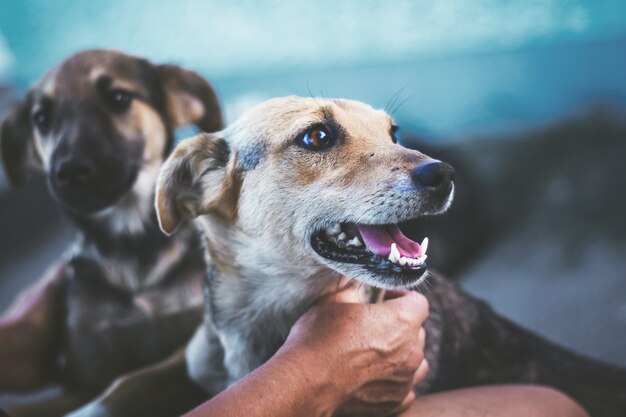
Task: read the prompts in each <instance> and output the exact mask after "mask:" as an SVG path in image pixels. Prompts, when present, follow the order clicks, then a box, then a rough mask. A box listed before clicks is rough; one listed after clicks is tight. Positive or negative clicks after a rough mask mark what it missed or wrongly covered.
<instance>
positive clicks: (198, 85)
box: [157, 65, 224, 132]
mask: <svg viewBox="0 0 626 417" xmlns="http://www.w3.org/2000/svg"><path fill="white" fill-rule="evenodd" d="M157 72H158V76H159V79H160V81H161V84H162V85H163V88H164V90H165V95H166V107H167V108H166V111H167V117H168V121H169V124H170V126H171V127H172V128H175V127H179V126H183V125H186V124H191V123H193V124H195V125H197V126H198V127H199V128H200V130H202V131H204V132H217V131H218V130H221V129H222V128H223V127H224V126H223V121H222V111H221V109H220V104H219V101H218V99H217V95H216V94H215V91H214V90H213V87H211V85H210V84H209V83H208V82H207V81H206V80H205V79H204V78H202V77H201V76H199V75H198V74H196V73H195V72H193V71H190V70H186V69H184V68H181V67H179V66H176V65H160V66H158V67H157Z"/></svg>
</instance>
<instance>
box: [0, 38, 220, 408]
mask: <svg viewBox="0 0 626 417" xmlns="http://www.w3.org/2000/svg"><path fill="white" fill-rule="evenodd" d="M187 124H195V125H197V126H198V128H199V129H201V130H204V131H215V130H219V129H221V128H222V118H221V112H220V107H219V103H218V100H217V97H216V95H215V92H214V91H213V89H212V88H211V86H210V85H209V84H208V83H207V82H206V81H205V80H204V79H202V78H201V77H200V76H198V75H197V74H196V73H194V72H191V71H188V70H185V69H183V68H180V67H177V66H174V65H160V66H159V65H153V64H151V63H150V62H148V61H146V60H144V59H141V58H137V57H133V56H129V55H126V54H124V53H121V52H117V51H110V50H93V51H86V52H81V53H79V54H76V55H74V56H72V57H70V58H69V59H67V60H66V61H64V62H63V63H61V64H60V65H59V66H58V67H56V68H54V69H52V70H51V71H50V72H48V73H47V74H46V75H45V76H44V77H43V78H42V80H41V81H40V82H39V83H37V85H36V86H34V87H33V88H32V89H31V90H30V91H29V92H28V94H27V95H26V97H25V98H24V99H23V100H22V101H21V102H20V103H18V104H17V105H16V106H15V107H14V108H13V109H12V110H11V112H10V113H9V114H8V116H7V117H6V118H5V119H4V121H3V122H2V126H1V132H0V135H1V136H0V139H1V146H2V161H3V164H4V168H5V171H6V174H7V177H8V179H9V180H10V182H11V183H12V184H14V185H20V184H21V183H22V182H23V180H24V176H25V174H26V171H27V170H29V169H32V170H36V171H41V172H43V173H44V174H45V175H46V178H47V180H48V183H49V186H50V190H51V192H52V194H53V195H54V197H55V198H56V199H57V201H58V202H59V204H60V205H61V206H62V207H63V209H64V210H65V212H66V213H67V215H68V216H69V217H70V218H71V219H72V220H73V222H74V223H75V224H76V225H77V227H78V229H79V231H80V237H79V239H78V241H77V244H76V245H75V246H74V247H73V248H72V249H71V250H70V251H69V252H68V254H67V259H66V261H65V262H66V263H67V268H66V270H67V271H68V280H67V281H68V284H67V288H66V290H65V300H64V303H65V312H66V314H65V319H64V325H63V327H64V328H63V332H62V335H59V337H60V340H59V344H60V349H59V355H60V356H61V357H62V362H63V363H64V366H63V369H62V372H63V380H64V383H65V385H66V386H67V387H68V390H70V391H71V394H72V395H70V396H68V397H65V398H64V399H63V400H62V401H58V402H51V403H47V404H42V405H39V406H34V407H27V408H26V409H22V410H21V411H20V410H15V411H14V412H12V413H11V415H16V416H17V415H25V414H37V413H38V412H40V414H41V415H45V416H53V415H58V414H62V413H64V412H66V411H69V410H70V409H72V408H75V407H76V406H77V405H79V404H81V403H83V402H85V401H86V400H88V399H90V398H92V397H94V396H95V395H96V394H98V393H99V392H101V391H102V390H103V389H104V388H106V387H107V386H108V385H109V384H110V383H111V382H112V381H114V380H115V379H116V378H118V377H120V376H121V375H123V374H125V373H127V372H130V371H133V370H136V369H138V368H140V367H143V366H146V365H150V364H154V363H155V362H158V361H161V360H163V359H165V358H166V357H167V356H168V355H170V354H172V353H173V352H175V351H176V350H177V349H179V348H180V347H182V346H184V344H185V343H186V341H187V340H188V339H189V337H190V336H191V334H192V332H193V330H194V329H195V328H196V327H197V325H198V323H199V322H200V320H201V304H202V296H201V289H200V281H201V277H202V275H203V272H204V262H203V259H202V253H201V251H200V250H199V247H198V244H197V241H196V239H195V233H194V231H193V230H182V231H181V233H179V234H177V235H176V236H174V237H172V238H166V237H164V236H163V234H162V233H161V232H160V231H159V228H158V225H157V222H156V215H155V212H154V209H153V193H154V184H155V182H156V177H157V172H158V170H159V168H160V166H161V164H162V162H163V160H164V158H165V157H166V156H167V154H168V153H169V150H170V149H171V148H172V146H173V144H174V130H175V129H176V128H177V127H179V126H182V125H187ZM57 406H58V409H55V408H56V407H57ZM162 410H163V411H164V412H167V411H168V409H167V406H165V407H163V408H162ZM177 411H178V409H177V408H173V409H171V410H169V413H170V414H171V413H175V412H177Z"/></svg>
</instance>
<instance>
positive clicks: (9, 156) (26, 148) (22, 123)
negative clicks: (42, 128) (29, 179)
mask: <svg viewBox="0 0 626 417" xmlns="http://www.w3.org/2000/svg"><path fill="white" fill-rule="evenodd" d="M0 154H1V155H2V165H3V167H4V172H5V174H6V177H7V179H8V181H9V184H11V185H12V186H13V187H19V186H20V185H22V183H23V182H24V178H25V177H26V170H27V168H28V167H29V166H30V165H34V163H33V162H34V159H35V157H34V146H33V140H32V132H31V127H30V117H29V112H28V105H27V103H26V101H24V102H21V103H18V104H16V105H15V106H14V107H13V108H12V109H11V110H9V112H8V113H7V114H6V115H5V117H4V119H3V120H2V122H1V123H0Z"/></svg>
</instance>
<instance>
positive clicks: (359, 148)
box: [156, 97, 454, 288]
mask: <svg viewBox="0 0 626 417" xmlns="http://www.w3.org/2000/svg"><path fill="white" fill-rule="evenodd" d="M396 131H397V126H395V124H394V121H393V119H392V118H391V117H390V116H389V115H388V114H386V113H385V112H383V111H380V110H375V109H373V108H371V107H370V106H368V105H366V104H363V103H360V102H356V101H349V100H327V99H314V98H300V97H286V98H278V99H273V100H270V101H267V102H265V103H262V104H260V105H259V106H257V107H255V108H254V109H252V110H250V111H249V112H248V113H246V114H245V115H244V116H242V117H241V118H240V119H239V120H238V121H237V122H235V123H234V124H233V125H232V126H230V127H229V128H227V129H226V130H224V131H222V132H218V133H216V134H213V135H206V134H205V135H200V136H197V137H195V138H192V139H189V140H187V141H184V142H183V143H181V144H180V145H179V146H178V148H176V149H175V150H174V152H173V153H172V155H171V156H170V158H169V159H168V160H167V161H166V163H165V164H164V166H163V168H162V170H161V173H160V174H159V180H158V183H157V201H156V205H157V212H158V215H159V221H160V224H161V227H162V229H163V230H164V231H165V232H167V233H171V232H173V231H174V230H175V229H176V227H177V226H178V224H179V223H180V222H181V221H182V220H183V218H194V217H197V216H202V219H203V221H204V220H206V221H207V222H208V223H209V225H210V226H209V227H214V228H219V230H220V233H221V235H215V236H210V237H209V242H208V244H209V250H212V255H213V256H214V257H215V256H217V257H219V256H220V254H226V255H224V256H226V257H231V258H232V259H231V261H229V260H228V259H227V260H224V259H218V262H217V263H216V264H217V265H218V266H219V265H220V264H221V263H230V264H233V263H237V262H239V263H242V262H243V263H245V262H246V258H249V260H248V262H252V263H254V262H263V263H264V264H273V265H275V266H277V267H278V268H280V267H279V265H281V264H283V265H284V264H287V265H288V268H287V270H291V271H298V270H299V267H300V266H301V267H302V268H303V269H307V268H308V266H311V265H312V262H313V263H314V264H316V265H317V268H319V266H320V264H321V265H324V266H327V267H330V268H331V269H333V270H335V271H338V272H340V273H342V274H345V275H348V276H351V277H355V278H357V279H359V280H361V281H363V282H366V283H368V284H370V285H374V286H378V287H383V288H397V287H411V286H415V285H417V284H418V283H419V282H420V279H421V278H422V277H423V276H424V275H425V273H426V264H425V251H426V248H425V245H424V242H422V244H419V243H417V242H414V241H412V240H411V239H409V238H408V237H406V236H405V235H404V234H403V233H402V232H401V231H400V229H399V228H398V226H397V224H398V223H400V222H404V221H407V220H410V219H414V218H416V217H419V216H426V215H433V214H438V213H442V212H443V211H445V210H446V209H447V207H448V206H449V205H450V202H451V200H452V196H453V190H454V186H453V183H452V176H453V170H452V168H451V167H450V166H449V165H447V164H444V163H442V162H440V161H436V160H433V159H431V158H429V157H427V156H426V155H424V154H422V153H420V152H417V151H414V150H409V149H406V148H404V147H402V146H400V145H398V144H397V143H396V142H397V140H396ZM211 225H212V226H211ZM224 225H227V227H224ZM211 239H212V240H214V241H213V242H212V241H211ZM222 240H223V241H227V242H229V243H228V244H232V245H239V248H238V249H236V250H235V253H233V252H232V251H231V252H228V248H224V247H223V245H224V244H223V242H220V241H222ZM241 242H244V243H243V244H242V243H241ZM220 245H221V249H220ZM246 245H247V246H254V250H255V251H257V253H254V252H251V251H250V250H249V249H246V248H245V247H243V246H246ZM237 252H243V253H237ZM258 252H262V253H258ZM294 265H295V266H294ZM252 266H254V265H252ZM313 266H314V267H315V265H313Z"/></svg>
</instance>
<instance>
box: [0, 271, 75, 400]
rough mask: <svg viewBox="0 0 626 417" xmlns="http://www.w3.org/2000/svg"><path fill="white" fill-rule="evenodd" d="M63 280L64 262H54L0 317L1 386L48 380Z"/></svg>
mask: <svg viewBox="0 0 626 417" xmlns="http://www.w3.org/2000/svg"><path fill="white" fill-rule="evenodd" d="M64 282H65V269H64V266H63V264H57V265H53V266H52V267H50V268H49V269H48V270H47V271H46V273H45V274H44V276H43V278H42V279H40V280H39V281H38V282H37V283H35V284H33V285H32V286H31V287H29V288H27V289H26V290H24V291H23V292H22V293H21V294H20V295H19V296H18V297H17V299H16V300H15V301H14V303H13V304H12V305H11V307H9V309H8V311H7V312H6V313H5V314H4V316H3V317H2V318H0V333H1V334H2V336H0V339H2V340H3V343H2V346H1V349H0V375H2V378H0V389H3V390H9V391H27V390H32V389H36V388H39V387H40V386H41V385H42V384H44V383H46V382H49V379H50V376H51V375H50V374H51V372H52V368H53V363H50V359H51V354H52V353H53V351H54V348H55V346H54V345H55V342H56V339H55V337H56V336H57V333H58V329H59V326H60V324H61V311H60V310H61V307H62V300H61V291H62V288H63V284H64Z"/></svg>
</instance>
